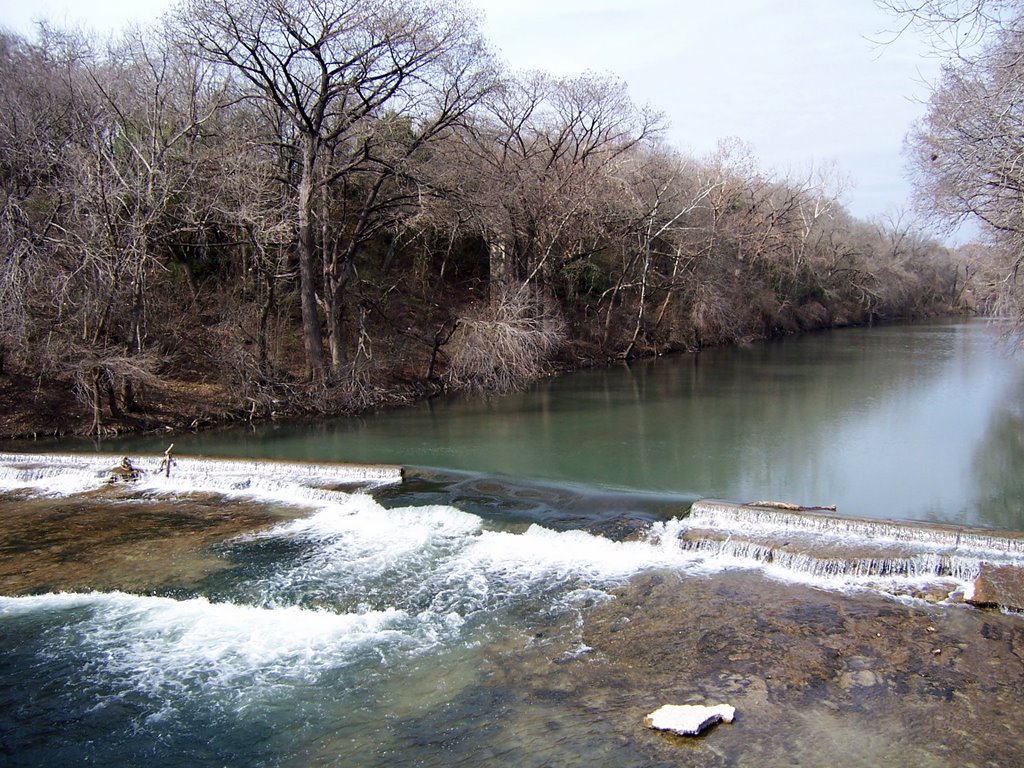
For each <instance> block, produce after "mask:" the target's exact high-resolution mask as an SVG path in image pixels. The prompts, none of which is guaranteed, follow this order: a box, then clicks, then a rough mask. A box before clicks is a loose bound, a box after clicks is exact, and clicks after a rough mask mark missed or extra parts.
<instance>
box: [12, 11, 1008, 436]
mask: <svg viewBox="0 0 1024 768" xmlns="http://www.w3.org/2000/svg"><path fill="white" fill-rule="evenodd" d="M378 6H379V7H378ZM297 29H298V30H301V33H300V32H296V30H297ZM0 103H2V104H3V106H4V109H2V110H0V135H2V136H3V141H2V142H0V146H2V147H3V149H2V150H0V167H2V171H3V172H2V173H0V190H2V192H3V196H2V203H0V259H2V260H3V263H2V265H0V267H2V268H0V381H2V384H3V389H4V393H3V394H2V395H0V397H2V398H3V402H2V404H0V405H2V406H3V407H2V410H0V413H2V414H3V417H2V419H0V434H3V435H6V436H15V435H22V436H24V435H32V434H55V433H56V434H72V433H92V434H96V435H102V434H110V433H115V432H122V431H125V430H138V429H161V428H168V427H169V428H173V429H180V428H191V427H201V426H205V425H209V424H213V423H222V422H225V421H236V420H241V419H254V420H255V419H266V418H274V417H281V416H299V415H309V414H316V415H330V414H340V413H355V412H361V411H364V410H365V409H367V408H372V407H377V406H380V405H389V404H394V403H399V402H407V401H410V400H414V399H417V398H422V397H424V396H429V395H432V394H436V393H440V392H452V391H462V390H472V391H478V392H502V391H510V390H514V389H517V388H521V387H522V386H524V385H525V384H527V383H528V382H529V381H531V380H533V379H536V378H537V377H540V376H544V375H547V374H549V373H550V372H552V371H555V370H564V369H573V368H578V367H581V366H584V365H592V364H596V363H605V362H608V361H610V360H621V359H630V358H636V357H642V356H649V355H655V354H663V353H666V352H672V351H679V350H696V349H701V348H704V347H707V346H715V345H721V344H728V343H733V342H736V341H745V340H750V339H757V338H766V337H772V336H777V335H780V334H786V333H795V332H800V331H805V330H813V329H818V328H829V327H836V326H844V325H857V324H866V323H873V322H892V321H896V320H900V319H910V318H916V317H922V316H928V315H932V314H938V313H949V312H960V311H970V312H986V311H988V310H989V309H991V307H992V305H993V303H994V301H995V297H996V294H997V290H998V283H999V279H998V276H999V275H1000V274H1002V273H1001V272H1000V267H999V264H998V263H996V261H994V258H993V256H992V254H990V253H988V252H987V251H985V250H984V249H981V248H978V247H974V246H972V247H963V248H959V249H956V250H952V249H950V248H948V247H946V246H944V245H943V244H942V243H940V242H938V241H937V240H935V239H933V238H931V237H929V236H927V235H926V234H924V233H922V232H920V231H918V230H916V229H915V228H914V227H913V226H912V225H911V224H909V223H908V221H907V220H906V219H904V218H903V217H901V216H892V217H890V218H888V219H886V220H878V221H870V222H869V221H861V220H858V219H856V218H855V217H853V216H851V215H850V214H849V212H848V211H846V210H845V208H844V207H843V204H842V193H843V184H842V181H841V179H840V178H839V174H837V173H836V172H834V171H833V170H830V169H816V170H815V169H811V170H809V171H808V172H807V173H806V174H805V175H802V176H800V175H790V176H786V177H783V176H779V175H777V174H774V173H768V172H766V171H764V170H762V169H761V168H759V167H758V163H757V160H756V158H755V157H754V156H753V154H752V152H751V151H750V149H749V148H748V147H746V146H744V145H743V144H742V143H741V142H739V141H736V140H730V141H725V142H723V143H722V144H721V146H720V147H719V148H718V150H717V151H715V152H714V153H712V154H710V155H708V156H703V157H691V156H688V155H685V154H683V153H681V152H679V151H677V150H676V149H674V148H672V147H670V146H668V145H667V144H666V143H665V142H664V141H663V134H664V127H665V124H664V120H663V118H662V116H661V115H659V114H658V112H657V111H656V110H655V109H654V108H652V107H650V106H647V105H639V104H636V103H635V102H634V101H633V100H632V99H631V98H630V95H629V93H628V92H627V89H626V87H625V85H624V84H623V83H622V82H621V81H619V80H618V79H616V78H614V77H610V76H606V75H594V74H585V75H580V76H577V77H555V76H551V75H547V74H545V73H537V72H534V73H516V72H509V71H506V70H505V69H504V68H503V67H502V65H501V64H500V62H499V61H498V60H497V58H496V57H495V56H494V54H493V53H492V52H491V51H490V49H489V47H488V43H487V41H486V40H485V39H483V37H482V36H481V33H480V30H479V27H478V24H477V19H476V16H475V15H474V14H473V13H472V12H471V9H469V8H467V7H464V6H462V5H460V4H459V3H446V4H444V5H443V6H441V7H434V6H433V5H432V4H428V3H420V2H417V1H416V0H403V2H400V3H397V4H395V3H376V2H375V1H371V0H367V1H366V2H360V3H355V4H349V5H346V6H345V7H344V8H343V9H338V12H337V14H333V15H332V14H327V15H324V14H319V15H318V14H317V12H316V8H315V7H314V6H313V5H307V4H291V3H286V2H273V3H270V4H269V5H267V4H265V3H253V2H249V1H248V0H238V1H237V2H231V3H227V4H225V3H218V2H211V1H210V0H187V1H185V2H182V3H180V4H179V5H178V6H177V7H175V8H174V9H173V10H172V12H171V13H170V14H168V16H167V17H166V18H165V19H164V20H163V21H162V22H161V24H160V25H159V26H158V27H155V28H151V29H141V30H134V31H131V32H129V33H126V34H124V35H123V36H121V37H119V38H118V39H114V40H101V39H99V38H96V37H90V36H88V35H85V34H84V33H81V32H72V31H67V30H61V29H58V28H56V27H54V26H48V25H43V26H41V27H40V32H39V34H38V35H37V37H36V38H35V39H25V38H22V37H19V36H17V35H15V34H12V33H7V32H4V33H0Z"/></svg>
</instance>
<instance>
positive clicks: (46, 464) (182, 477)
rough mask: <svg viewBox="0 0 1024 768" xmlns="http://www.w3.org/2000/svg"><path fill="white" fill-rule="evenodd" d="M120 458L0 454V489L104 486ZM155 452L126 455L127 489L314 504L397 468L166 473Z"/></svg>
mask: <svg viewBox="0 0 1024 768" xmlns="http://www.w3.org/2000/svg"><path fill="white" fill-rule="evenodd" d="M120 458H121V457H120V456H114V455H104V454H16V453H0V491H12V490H20V489H29V490H33V491H36V492H39V493H44V494H50V495H71V494H76V493H84V492H86V491H92V490H96V489H98V488H102V487H104V486H106V485H108V484H109V482H108V481H109V478H110V473H111V470H112V469H113V468H114V467H116V466H117V464H118V463H119V461H120ZM161 461H162V457H160V456H142V457H138V458H135V457H132V464H133V466H135V467H136V468H137V469H139V470H141V476H140V479H139V480H138V481H137V482H133V483H132V484H131V486H130V487H131V489H132V490H133V492H139V493H151V494H158V495H164V494H167V495H173V494H184V493H194V492H208V493H220V494H223V495H228V496H244V497H247V498H257V499H264V500H267V501H276V502H283V503H291V504H314V505H315V504H318V503H322V502H329V501H332V500H334V499H336V498H337V495H338V493H337V490H336V489H337V487H338V486H351V485H360V486H363V487H380V486H383V485H389V484H393V483H399V482H401V479H402V470H401V468H399V467H391V466H369V465H367V466H363V465H354V464H313V463H306V462H285V461H256V460H245V459H207V458H197V457H184V456H183V457H175V458H174V463H173V465H172V467H171V472H170V476H169V477H168V476H165V474H164V473H163V472H162V471H161V465H160V462H161Z"/></svg>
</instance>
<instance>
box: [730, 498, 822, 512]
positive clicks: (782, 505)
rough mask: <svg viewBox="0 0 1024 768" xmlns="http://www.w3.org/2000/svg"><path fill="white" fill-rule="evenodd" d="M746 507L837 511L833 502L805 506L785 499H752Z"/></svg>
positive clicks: (795, 510) (799, 510) (790, 510)
mask: <svg viewBox="0 0 1024 768" xmlns="http://www.w3.org/2000/svg"><path fill="white" fill-rule="evenodd" d="M744 506H746V507H768V508H769V509H785V510H788V511H789V512H811V511H814V510H818V511H824V512H835V511H836V505H835V504H831V505H829V506H825V507H803V506H801V505H799V504H790V503H788V502H785V501H752V502H750V503H749V504H745V505H744Z"/></svg>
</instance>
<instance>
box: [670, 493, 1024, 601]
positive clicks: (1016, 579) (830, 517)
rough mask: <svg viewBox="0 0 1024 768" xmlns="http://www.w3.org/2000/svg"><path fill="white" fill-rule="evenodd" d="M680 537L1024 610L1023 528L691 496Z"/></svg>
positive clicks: (837, 577) (863, 581)
mask: <svg viewBox="0 0 1024 768" xmlns="http://www.w3.org/2000/svg"><path fill="white" fill-rule="evenodd" d="M680 541H681V544H682V546H683V547H684V548H685V549H688V550H691V551H696V552H701V553H705V554H708V555H710V556H722V557H733V558H736V559H737V560H739V561H751V560H753V561H755V562H757V563H759V564H761V565H763V566H765V567H766V568H769V569H771V570H773V571H776V572H781V573H783V574H789V575H791V576H793V577H794V578H811V579H814V580H823V581H828V582H840V583H843V584H849V585H850V586H879V587H881V588H882V589H884V590H885V591H889V592H895V593H897V594H908V595H911V596H914V597H923V598H925V599H929V600H933V601H945V600H953V601H966V602H969V603H972V604H974V605H978V606H980V607H996V608H1001V609H1006V610H1011V611H1024V533H1020V532H1015V531H995V530H988V529H981V528H968V527H961V526H954V525H941V524H931V523H922V522H899V521H889V520H873V519H870V518H861V517H849V516H845V515H839V514H836V513H834V512H823V511H820V510H811V509H807V508H803V507H796V506H794V505H787V504H776V503H771V504H770V505H769V503H766V502H758V503H753V504H741V503H736V502H730V501H722V500H716V499H705V500H702V501H698V502H696V503H694V505H693V507H692V508H691V511H690V515H689V516H688V517H687V518H686V520H685V524H684V526H683V530H682V531H681V533H680Z"/></svg>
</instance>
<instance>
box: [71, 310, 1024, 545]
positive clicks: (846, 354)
mask: <svg viewBox="0 0 1024 768" xmlns="http://www.w3.org/2000/svg"><path fill="white" fill-rule="evenodd" d="M173 439H174V442H175V444H176V450H178V451H181V452H195V453H200V454H209V455H217V454H220V455H245V456H261V457H276V458H302V459H311V460H325V459H337V460H352V461H364V462H389V463H397V464H404V465H413V466H423V467H432V468H437V469H442V470H459V471H464V472H469V473H473V474H474V475H480V474H483V475H487V476H490V477H492V478H500V479H503V480H505V481H509V482H508V486H509V487H508V488H507V489H506V490H505V491H504V492H507V493H515V490H516V488H517V487H521V486H524V485H525V486H527V487H529V488H530V489H531V491H532V490H538V489H539V490H538V492H539V493H541V494H542V495H543V493H545V492H547V493H552V494H555V495H558V494H562V495H565V494H568V495H570V496H572V495H574V494H575V493H581V494H584V495H585V496H587V495H590V496H592V495H593V494H594V493H599V494H601V493H603V492H606V491H610V490H615V491H618V490H628V491H631V492H636V494H637V496H636V497H635V498H633V500H632V501H628V502H627V501H625V500H622V499H620V500H618V501H616V502H615V503H617V504H618V505H619V506H624V507H629V506H633V507H645V508H646V507H650V505H651V504H650V502H651V501H652V500H653V501H654V502H655V504H659V503H660V504H661V505H662V507H664V505H665V504H668V505H669V507H670V508H673V507H672V505H675V506H674V509H676V510H677V509H678V505H680V504H682V505H685V504H688V503H689V502H691V501H693V500H694V499H696V498H701V497H719V498H727V499H732V500H736V501H753V500H760V499H773V500H785V501H790V502H795V503H800V504H805V505H827V504H835V505H837V506H838V508H839V511H840V512H841V513H846V514H851V515H858V516H869V517H882V518H892V519H915V520H928V521H945V522H957V523H964V524H970V525H984V526H993V527H1001V528H1010V529H1015V530H1021V529H1024V479H1022V478H1024V359H1022V357H1021V356H1020V355H1014V354H1011V353H1010V352H1009V351H1008V349H1007V346H1006V345H1005V344H1004V343H1003V341H1002V337H1001V335H1000V328H999V327H998V326H993V325H991V324H989V323H986V322H980V321H979V322H949V323H935V324H926V325H915V326H899V327H887V328H865V329H847V330H841V331H835V332H831V333H820V334H813V335H808V336H803V337H799V338H791V339H784V340H782V341H775V342H768V343H763V344H754V345H750V346H745V347H740V348H729V349H719V350H710V351H706V352H702V353H701V354H699V355H680V356H675V357H670V358H664V359H660V360H657V361H651V362H644V363H638V364H634V365H630V366H625V365H623V366H619V367H615V368H612V369H608V370H597V371H586V372H582V373H578V374H574V375H571V376H565V377H560V378H556V379H551V380H548V381H544V382H542V383H540V384H538V385H537V386H535V387H534V388H532V389H531V390H530V391H528V392H525V393H520V394H515V395H510V396H507V397H501V398H492V399H490V400H488V401H486V402H481V401H479V400H474V399H467V398H458V399H450V400H443V401H431V402H428V403H423V404H420V405H417V406H414V407H411V408H404V409H400V410H394V411H388V412H385V413H380V414H376V415H372V416H367V417H364V418H359V419H340V420H333V421H326V422H317V423H314V424H287V425H269V426H259V427H257V428H255V429H249V428H236V429H232V430H227V431H217V432H205V433H201V434H196V435H176V436H174V438H173ZM167 442H168V440H167V439H166V438H145V439H132V440H124V441H111V442H107V443H104V444H103V445H102V446H101V447H102V448H103V449H105V450H113V451H121V450H125V451H129V450H134V451H156V452H162V451H163V449H164V448H165V447H166V443H167ZM65 445H66V444H65ZM644 496H647V497H648V498H647V499H644V498H643V497H644ZM590 501H591V503H592V502H593V499H592V498H591V500H590ZM606 506H607V505H606ZM613 506H614V504H613Z"/></svg>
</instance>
